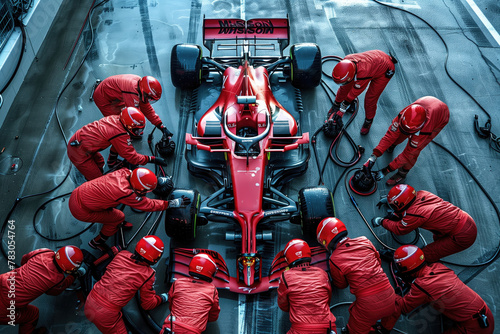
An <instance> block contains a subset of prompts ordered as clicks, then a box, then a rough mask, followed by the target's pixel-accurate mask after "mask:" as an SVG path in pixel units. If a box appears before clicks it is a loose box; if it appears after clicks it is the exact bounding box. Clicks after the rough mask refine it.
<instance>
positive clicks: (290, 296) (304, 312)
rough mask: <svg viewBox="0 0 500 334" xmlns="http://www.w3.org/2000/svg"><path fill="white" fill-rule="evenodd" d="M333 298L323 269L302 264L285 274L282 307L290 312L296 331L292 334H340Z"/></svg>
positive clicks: (282, 276) (283, 277) (279, 303)
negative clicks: (329, 331)
mask: <svg viewBox="0 0 500 334" xmlns="http://www.w3.org/2000/svg"><path fill="white" fill-rule="evenodd" d="M331 296H332V288H331V286H330V282H329V280H328V274H327V273H326V272H325V271H324V270H323V269H321V268H317V267H311V266H310V265H309V264H302V265H299V266H296V267H293V268H290V269H289V270H287V271H284V272H283V273H282V274H281V279H280V283H279V286H278V306H279V308H280V309H281V310H283V311H284V312H290V322H291V323H292V328H291V329H290V330H289V331H288V334H300V333H309V334H324V333H326V330H327V329H332V330H334V331H336V326H335V320H336V319H335V316H334V315H333V314H332V312H330V299H331Z"/></svg>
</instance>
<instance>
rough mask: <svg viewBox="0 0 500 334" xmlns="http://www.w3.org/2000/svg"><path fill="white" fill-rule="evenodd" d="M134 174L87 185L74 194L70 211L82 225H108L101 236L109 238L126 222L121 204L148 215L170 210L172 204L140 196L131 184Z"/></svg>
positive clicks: (121, 173) (124, 173)
mask: <svg viewBox="0 0 500 334" xmlns="http://www.w3.org/2000/svg"><path fill="white" fill-rule="evenodd" d="M131 174H132V171H131V170H129V169H128V168H122V169H119V170H117V171H114V172H111V173H109V174H106V175H103V176H101V177H99V178H97V179H94V180H91V181H87V182H85V183H84V184H82V185H81V186H79V187H77V188H76V189H75V190H73V192H72V193H71V196H70V198H69V210H70V211H71V213H72V214H73V216H74V217H75V218H76V219H78V220H80V221H84V222H96V223H101V224H104V226H103V227H102V229H101V233H102V234H103V235H105V236H108V237H109V236H112V235H113V234H115V233H116V232H117V231H118V225H120V224H121V223H122V222H123V221H124V220H125V214H124V213H123V212H122V211H120V210H118V209H115V207H116V206H117V205H118V204H120V203H121V204H125V205H128V206H130V207H133V208H135V209H138V210H142V211H147V212H151V211H163V210H166V209H167V208H168V201H163V200H158V199H150V198H147V197H142V196H139V195H137V194H136V193H135V192H134V190H133V189H132V186H131V185H130V182H129V178H130V175H131Z"/></svg>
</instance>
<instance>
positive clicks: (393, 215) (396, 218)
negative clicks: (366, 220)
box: [384, 212, 403, 222]
mask: <svg viewBox="0 0 500 334" xmlns="http://www.w3.org/2000/svg"><path fill="white" fill-rule="evenodd" d="M384 219H389V220H392V221H395V222H398V221H400V220H401V219H403V217H401V216H400V215H398V214H396V213H393V212H391V213H389V214H388V215H387V216H385V217H384Z"/></svg>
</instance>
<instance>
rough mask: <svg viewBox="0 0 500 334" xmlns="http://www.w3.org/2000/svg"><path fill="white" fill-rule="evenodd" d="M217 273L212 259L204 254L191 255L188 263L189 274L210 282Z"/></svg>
mask: <svg viewBox="0 0 500 334" xmlns="http://www.w3.org/2000/svg"><path fill="white" fill-rule="evenodd" d="M216 273H217V265H216V264H215V261H214V259H213V258H212V257H211V256H210V255H208V254H206V253H200V254H196V255H195V256H193V258H192V259H191V262H190V263H189V275H191V276H193V277H197V278H200V279H202V280H205V281H208V282H211V281H212V278H213V277H214V276H215V274H216Z"/></svg>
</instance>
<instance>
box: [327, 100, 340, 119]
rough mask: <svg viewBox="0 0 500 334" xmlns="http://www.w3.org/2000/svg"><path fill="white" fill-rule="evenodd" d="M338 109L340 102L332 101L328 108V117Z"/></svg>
mask: <svg viewBox="0 0 500 334" xmlns="http://www.w3.org/2000/svg"><path fill="white" fill-rule="evenodd" d="M339 109H340V102H336V101H335V102H333V105H332V107H331V108H330V110H328V118H330V116H331V115H332V114H335V113H337V111H339Z"/></svg>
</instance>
